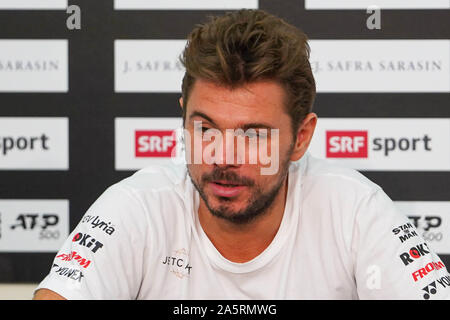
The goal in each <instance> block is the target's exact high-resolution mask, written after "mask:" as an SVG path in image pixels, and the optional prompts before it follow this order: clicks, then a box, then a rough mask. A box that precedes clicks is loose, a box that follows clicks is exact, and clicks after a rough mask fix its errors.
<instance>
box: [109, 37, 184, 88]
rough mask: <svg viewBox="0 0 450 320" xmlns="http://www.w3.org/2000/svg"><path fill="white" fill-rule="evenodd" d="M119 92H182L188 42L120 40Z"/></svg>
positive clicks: (117, 57)
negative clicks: (184, 54) (182, 54)
mask: <svg viewBox="0 0 450 320" xmlns="http://www.w3.org/2000/svg"><path fill="white" fill-rule="evenodd" d="M114 44H115V61H114V66H115V67H114V74H115V91H116V92H181V82H182V79H183V75H184V67H183V66H182V64H181V63H180V61H179V56H180V54H181V53H182V52H183V49H184V46H185V45H186V41H185V40H116V41H115V43H114Z"/></svg>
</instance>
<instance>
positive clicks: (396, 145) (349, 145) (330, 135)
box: [326, 130, 431, 158]
mask: <svg viewBox="0 0 450 320" xmlns="http://www.w3.org/2000/svg"><path fill="white" fill-rule="evenodd" d="M370 141H371V146H370V143H369V142H370ZM369 149H370V150H371V151H375V152H378V151H380V152H382V153H383V155H384V156H385V157H387V156H389V154H390V153H391V152H394V151H397V150H400V151H416V150H419V149H424V150H425V151H431V138H430V137H429V136H428V135H427V134H424V135H423V137H412V138H406V137H403V138H398V139H397V138H392V137H384V138H381V137H375V138H373V139H372V140H370V139H369V132H368V131H367V130H354V131H333V130H328V131H326V157H327V158H368V157H369Z"/></svg>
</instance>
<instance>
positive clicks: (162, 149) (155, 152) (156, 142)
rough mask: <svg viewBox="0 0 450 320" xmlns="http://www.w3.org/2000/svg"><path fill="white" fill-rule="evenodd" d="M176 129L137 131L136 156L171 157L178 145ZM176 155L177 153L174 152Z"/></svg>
mask: <svg viewBox="0 0 450 320" xmlns="http://www.w3.org/2000/svg"><path fill="white" fill-rule="evenodd" d="M176 141H177V140H176V131H175V130H152V131H136V133H135V146H136V149H135V155H136V157H138V158H139V157H141V158H143V157H145V158H148V157H160V158H161V157H164V158H170V157H171V156H172V151H175V150H174V148H175V147H176ZM173 156H175V153H174V154H173Z"/></svg>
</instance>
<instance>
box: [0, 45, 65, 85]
mask: <svg viewBox="0 0 450 320" xmlns="http://www.w3.org/2000/svg"><path fill="white" fill-rule="evenodd" d="M68 58H69V57H68V41H67V40H0V92H67V91H68V88H69V67H68Z"/></svg>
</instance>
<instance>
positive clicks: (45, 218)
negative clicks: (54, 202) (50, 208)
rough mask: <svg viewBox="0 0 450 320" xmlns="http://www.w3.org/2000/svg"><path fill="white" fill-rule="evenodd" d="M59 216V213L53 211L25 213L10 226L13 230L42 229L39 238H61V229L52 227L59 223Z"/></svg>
mask: <svg viewBox="0 0 450 320" xmlns="http://www.w3.org/2000/svg"><path fill="white" fill-rule="evenodd" d="M58 222H59V217H58V215H57V214H52V213H42V214H38V213H23V214H20V215H19V216H18V217H17V218H16V221H15V223H14V224H13V225H11V226H10V229H11V230H16V229H21V230H29V231H32V230H35V229H40V231H39V239H59V237H60V232H59V230H53V228H52V227H55V226H57V225H58Z"/></svg>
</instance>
